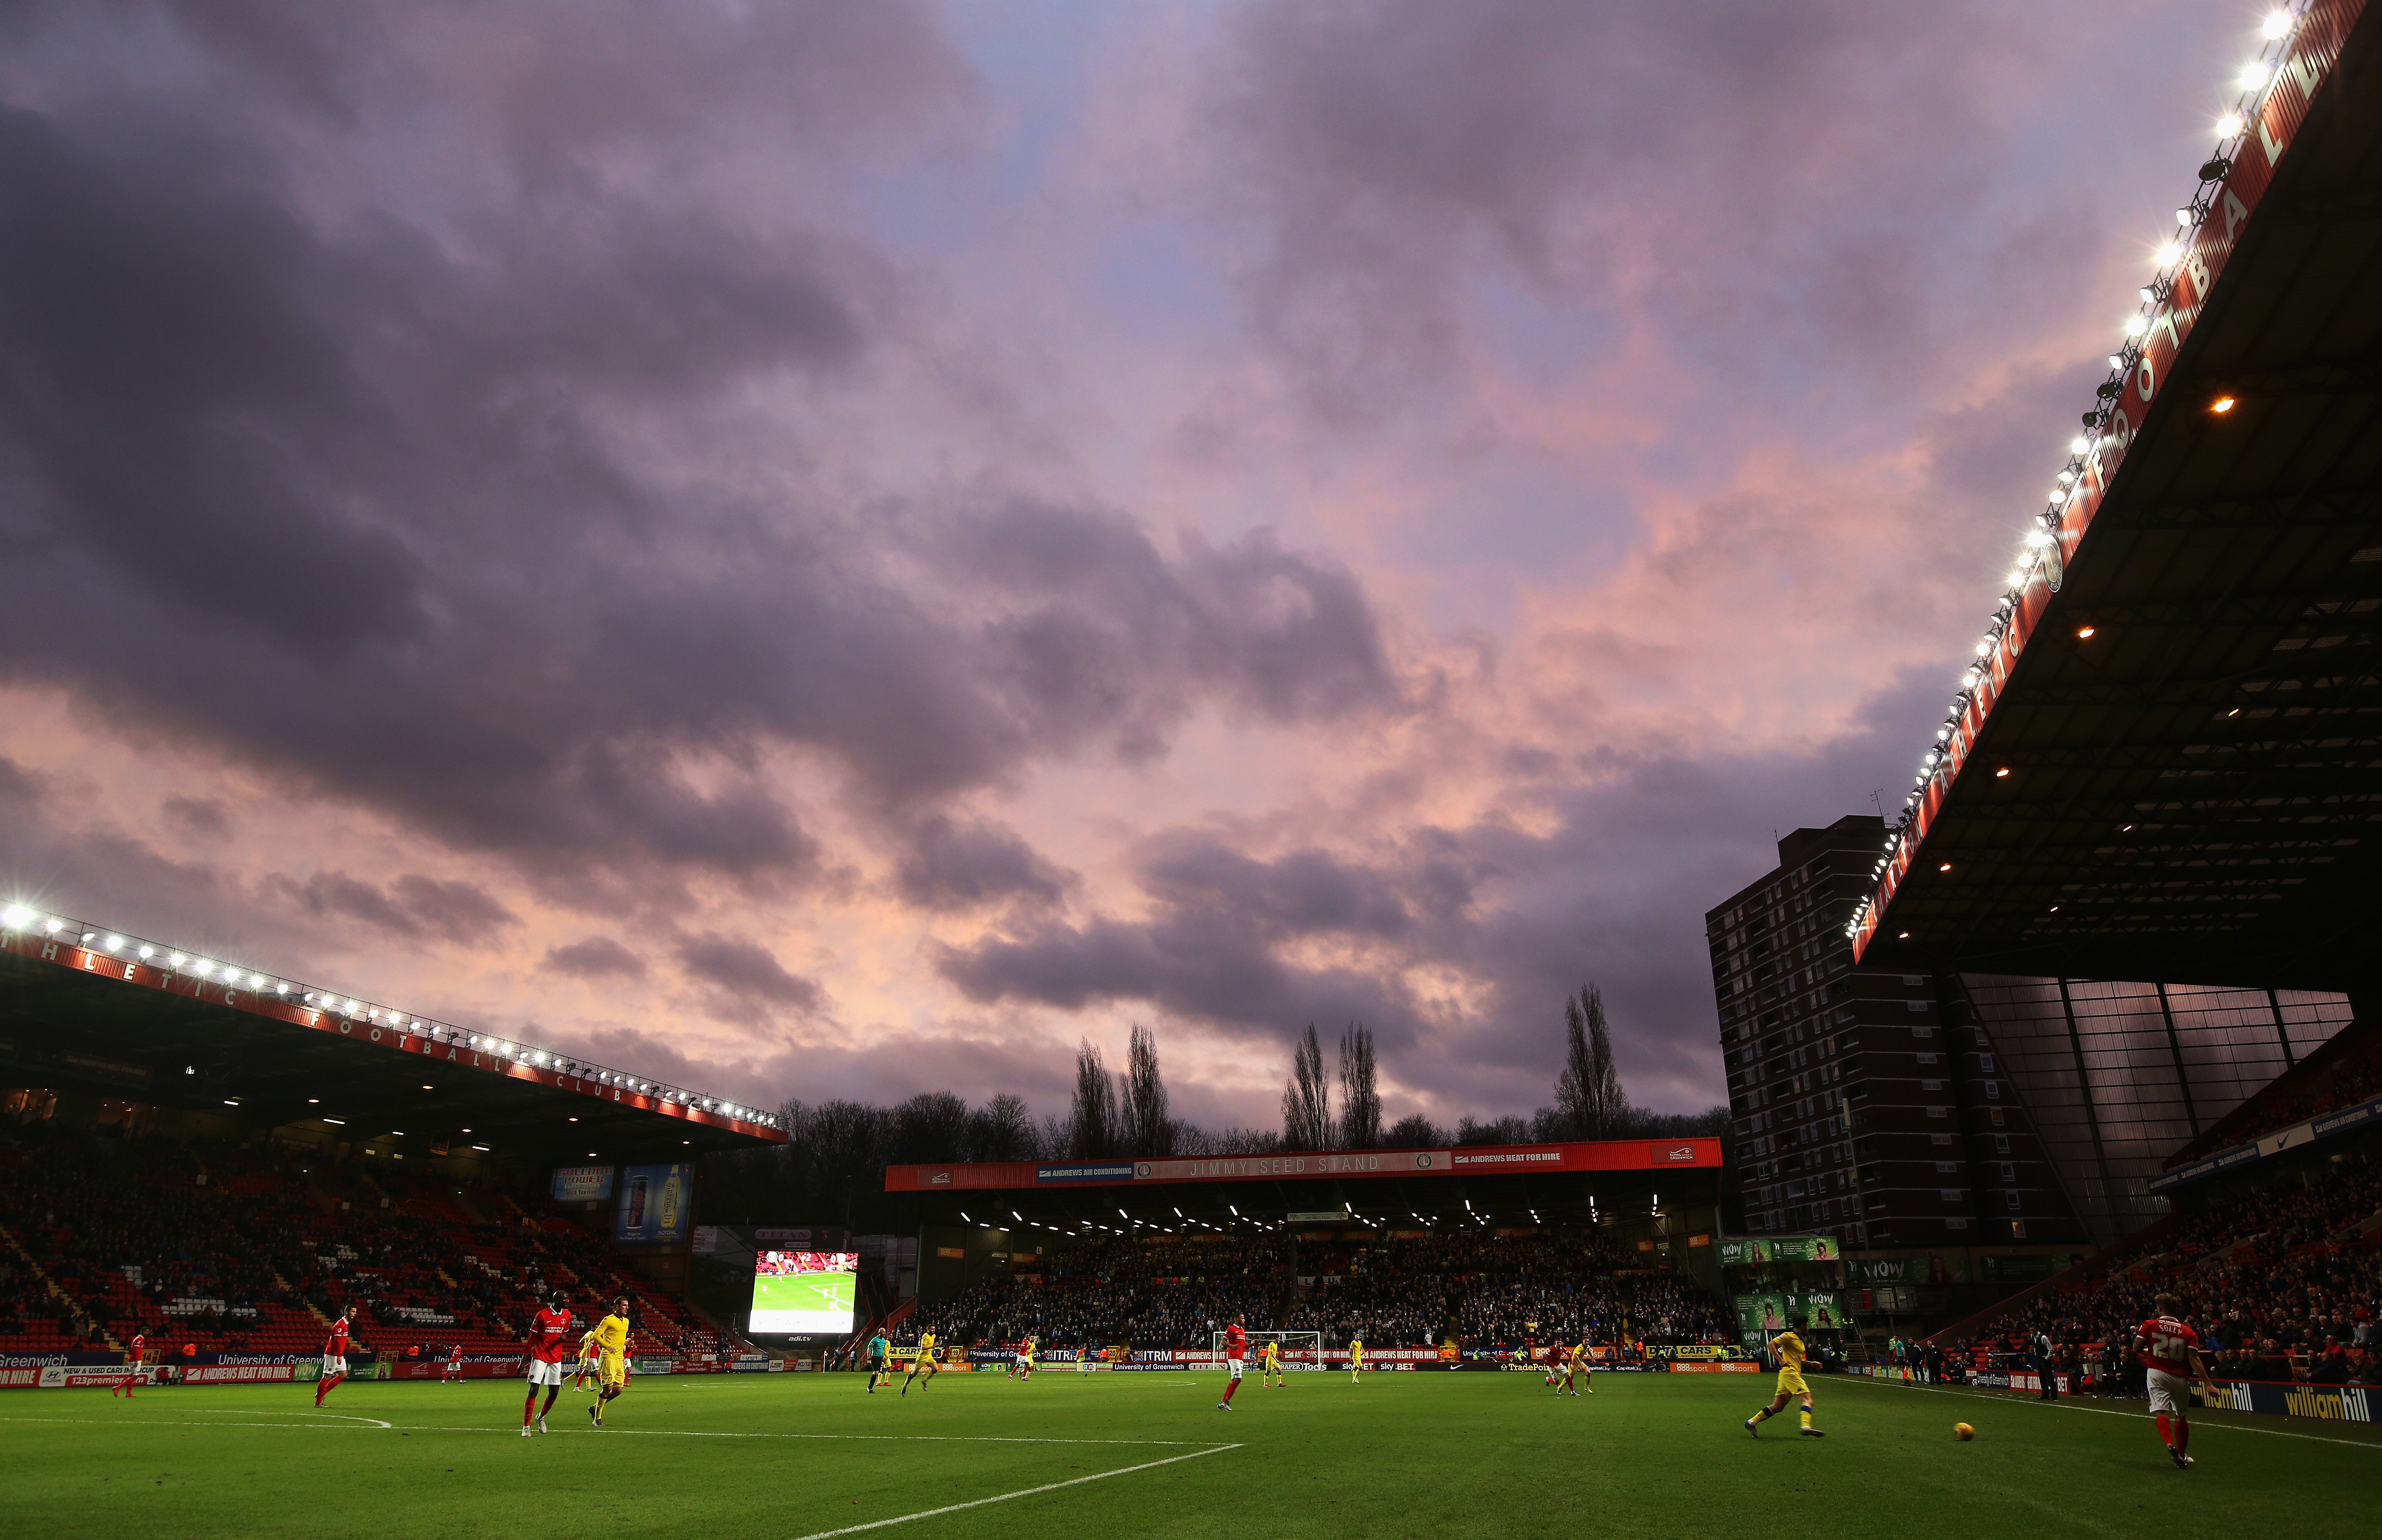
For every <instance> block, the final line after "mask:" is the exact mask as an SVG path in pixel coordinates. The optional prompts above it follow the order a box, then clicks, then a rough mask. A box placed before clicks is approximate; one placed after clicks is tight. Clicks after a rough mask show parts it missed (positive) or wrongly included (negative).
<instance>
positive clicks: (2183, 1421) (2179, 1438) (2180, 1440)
mask: <svg viewBox="0 0 2382 1540" xmlns="http://www.w3.org/2000/svg"><path fill="white" fill-rule="evenodd" d="M2188 1448H2192V1420H2191V1419H2190V1418H2188V1417H2179V1418H2177V1419H2176V1420H2175V1452H2176V1453H2178V1454H2181V1453H2183V1451H2184V1450H2186V1449H2188Z"/></svg>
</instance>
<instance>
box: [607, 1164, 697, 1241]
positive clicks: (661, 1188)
mask: <svg viewBox="0 0 2382 1540" xmlns="http://www.w3.org/2000/svg"><path fill="white" fill-rule="evenodd" d="M612 1213H613V1225H612V1240H613V1241H614V1242H615V1243H617V1244H619V1245H622V1246H674V1245H678V1244H680V1243H681V1242H682V1241H686V1240H687V1239H688V1238H689V1237H690V1236H691V1235H692V1234H693V1233H694V1224H693V1220H694V1167H692V1166H689V1165H685V1164H683V1163H681V1164H678V1165H673V1166H630V1167H623V1168H622V1170H621V1172H620V1206H619V1207H618V1208H615V1209H614V1210H613V1211H612Z"/></svg>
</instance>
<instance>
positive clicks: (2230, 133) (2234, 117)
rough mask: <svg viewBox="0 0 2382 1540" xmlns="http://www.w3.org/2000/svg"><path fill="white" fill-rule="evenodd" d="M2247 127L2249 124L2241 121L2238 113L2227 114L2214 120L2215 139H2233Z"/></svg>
mask: <svg viewBox="0 0 2382 1540" xmlns="http://www.w3.org/2000/svg"><path fill="white" fill-rule="evenodd" d="M2248 127H2249V124H2247V123H2245V122H2243V121H2242V120H2241V114H2240V113H2238V112H2229V113H2227V114H2226V115H2225V116H2222V117H2220V118H2218V119H2217V120H2216V137H2217V138H2218V139H2233V138H2235V137H2237V136H2239V135H2240V133H2241V130H2242V129H2244V128H2248Z"/></svg>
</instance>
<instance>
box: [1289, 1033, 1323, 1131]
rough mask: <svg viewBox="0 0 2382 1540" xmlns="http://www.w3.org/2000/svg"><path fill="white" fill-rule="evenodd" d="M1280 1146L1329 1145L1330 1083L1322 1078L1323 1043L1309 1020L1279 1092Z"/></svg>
mask: <svg viewBox="0 0 2382 1540" xmlns="http://www.w3.org/2000/svg"><path fill="white" fill-rule="evenodd" d="M1282 1147H1283V1149H1285V1150H1324V1149H1329V1148H1331V1147H1332V1082H1330V1081H1327V1080H1325V1079H1324V1078H1323V1044H1322V1041H1321V1040H1320V1038H1318V1037H1317V1036H1316V1035H1315V1023H1314V1022H1312V1021H1309V1022H1308V1024H1307V1035H1306V1036H1305V1037H1303V1038H1301V1039H1300V1040H1299V1044H1298V1046H1297V1048H1296V1049H1295V1051H1294V1052H1293V1053H1292V1055H1291V1059H1290V1083H1289V1084H1287V1085H1285V1086H1283V1091H1282Z"/></svg>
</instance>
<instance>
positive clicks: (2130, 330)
mask: <svg viewBox="0 0 2382 1540" xmlns="http://www.w3.org/2000/svg"><path fill="white" fill-rule="evenodd" d="M2150 329H2151V324H2150V323H2149V322H2148V321H2145V320H2143V318H2142V317H2141V316H2140V315H2130V316H2128V317H2126V335H2127V336H2142V335H2143V333H2144V332H2147V331H2149V330H2150ZM2061 480H2063V481H2064V480H2066V478H2065V477H2062V478H2061Z"/></svg>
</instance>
